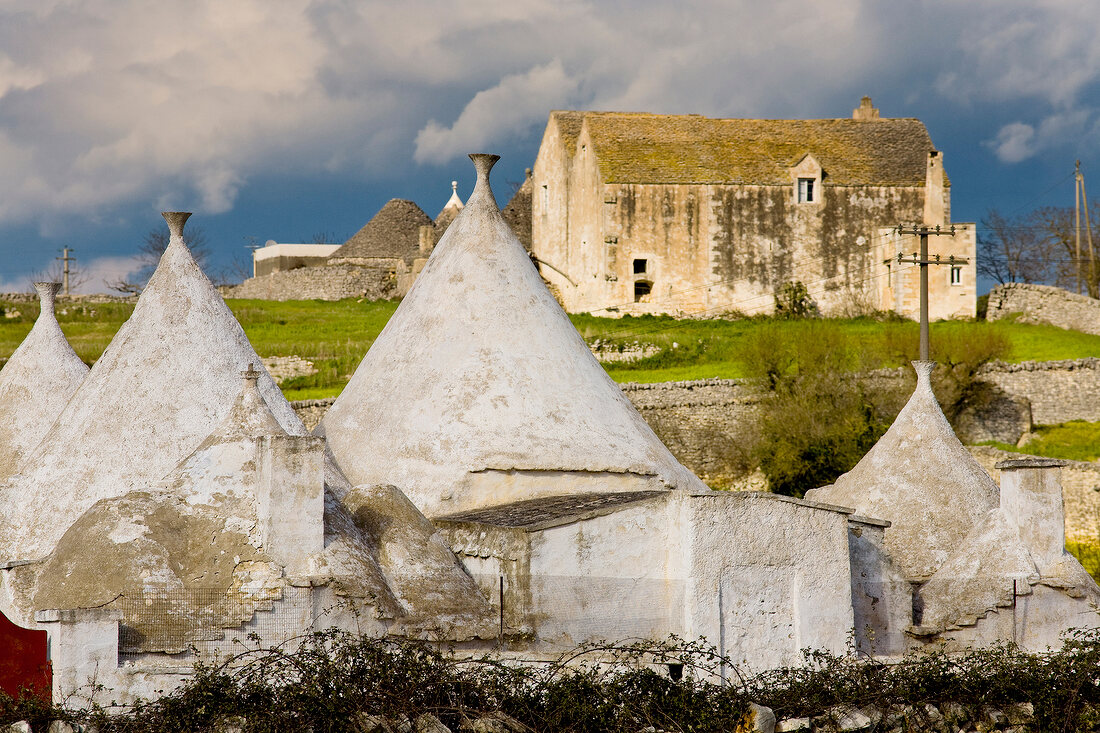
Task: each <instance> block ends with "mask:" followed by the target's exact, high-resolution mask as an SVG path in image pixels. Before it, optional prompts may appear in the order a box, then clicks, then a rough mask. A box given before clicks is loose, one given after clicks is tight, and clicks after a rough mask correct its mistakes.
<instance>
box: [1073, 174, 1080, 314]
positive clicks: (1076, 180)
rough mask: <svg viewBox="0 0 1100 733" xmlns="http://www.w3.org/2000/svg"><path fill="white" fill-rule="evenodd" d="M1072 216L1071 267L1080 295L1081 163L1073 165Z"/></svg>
mask: <svg viewBox="0 0 1100 733" xmlns="http://www.w3.org/2000/svg"><path fill="white" fill-rule="evenodd" d="M1073 196H1074V204H1073V214H1074V217H1075V219H1076V223H1075V224H1074V239H1073V241H1074V246H1075V248H1076V249H1075V252H1076V257H1074V258H1073V266H1074V267H1076V268H1077V294H1078V295H1080V294H1081V161H1079V160H1078V161H1076V162H1075V163H1074V164H1073Z"/></svg>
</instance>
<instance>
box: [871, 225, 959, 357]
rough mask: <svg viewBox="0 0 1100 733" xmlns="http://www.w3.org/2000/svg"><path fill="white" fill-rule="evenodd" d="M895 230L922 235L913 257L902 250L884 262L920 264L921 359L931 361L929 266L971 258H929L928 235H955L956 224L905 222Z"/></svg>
mask: <svg viewBox="0 0 1100 733" xmlns="http://www.w3.org/2000/svg"><path fill="white" fill-rule="evenodd" d="M894 231H895V232H897V233H898V234H910V235H916V236H919V237H920V252H919V253H917V252H914V253H913V256H912V257H904V256H903V255H902V254H901V253H900V252H899V253H898V256H897V257H896V258H894V259H889V260H883V264H887V263H890V262H897V263H898V264H901V263H908V264H911V265H920V360H921V361H929V357H928V266H929V265H951V266H954V265H964V264H966V263H967V262H969V261H970V260H968V259H967V258H965V257H956V256H955V255H951V256H950V257H948V258H947V259H946V260H945V259H942V258H941V257H940V256H939V255H936V256H935V258H934V259H928V237H929V236H933V237H935V236H944V237H953V236H955V225H954V224H952V225H951V226H950V227H949V228H947V229H944V228H942V227H940V226H939V225H938V224H937V225H936V226H935V227H930V226H909V227H907V226H905V225H904V224H898V225H897V227H895V228H894Z"/></svg>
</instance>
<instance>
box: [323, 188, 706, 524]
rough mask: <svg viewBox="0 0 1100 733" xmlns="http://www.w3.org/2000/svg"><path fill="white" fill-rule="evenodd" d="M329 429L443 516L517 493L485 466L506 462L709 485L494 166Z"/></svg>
mask: <svg viewBox="0 0 1100 733" xmlns="http://www.w3.org/2000/svg"><path fill="white" fill-rule="evenodd" d="M456 278H461V279H460V280H456ZM315 433H316V434H317V435H321V436H323V437H325V438H326V439H327V440H328V442H329V446H330V449H331V451H332V454H333V456H334V457H335V458H336V461H337V463H338V464H339V466H340V468H341V470H343V471H344V473H345V474H347V476H348V478H349V479H350V480H351V481H352V482H353V483H355V484H362V485H375V484H393V485H395V486H397V487H399V488H400V489H401V490H402V491H404V492H405V493H406V494H408V496H409V497H410V498H411V499H412V500H413V502H414V503H415V504H416V505H417V506H418V507H419V508H420V509H422V510H423V511H424V512H425V513H426V514H427V515H429V516H432V515H434V514H440V513H444V512H454V511H461V510H463V509H465V508H469V507H475V506H481V505H485V504H491V503H494V502H497V503H500V501H508V500H511V499H513V498H517V497H512V496H509V497H494V496H493V494H492V488H491V487H490V486H488V485H487V484H485V483H484V482H481V481H474V480H473V479H472V478H471V477H472V474H473V473H475V472H479V471H484V470H485V469H489V468H492V467H502V468H505V469H518V470H520V471H589V472H592V471H596V472H604V471H609V472H622V473H624V474H626V473H631V474H637V475H645V474H657V475H659V476H660V477H661V479H662V480H663V481H664V483H665V484H666V485H669V486H675V487H680V488H692V489H704V488H705V487H703V485H702V483H701V482H699V480H698V479H697V478H696V477H695V476H694V475H693V474H691V473H690V472H689V471H688V470H687V469H685V468H684V467H683V466H681V465H680V464H679V463H678V462H677V461H676V459H675V458H673V457H672V455H671V453H669V452H668V449H667V448H665V446H664V445H663V444H662V443H661V442H660V441H659V440H658V439H657V437H656V436H655V435H654V434H653V432H652V430H651V429H650V428H649V426H648V425H647V424H646V423H645V421H644V420H643V419H642V418H641V416H640V415H639V414H638V413H637V411H636V410H635V409H634V408H633V406H632V405H631V404H630V403H629V401H628V400H626V398H625V397H624V396H623V394H622V391H621V390H620V389H619V388H618V386H617V385H615V383H614V382H612V381H611V380H610V378H609V377H608V376H607V374H606V372H604V370H603V369H602V367H600V365H599V363H598V362H597V361H596V360H595V358H594V357H593V356H592V354H591V352H590V351H589V350H588V348H587V346H585V344H584V342H583V340H582V339H581V337H580V335H579V334H578V333H577V331H576V329H575V328H574V327H573V325H572V324H571V323H570V321H569V319H568V317H567V316H566V315H565V313H564V311H562V310H561V308H560V306H559V305H558V304H557V302H556V301H555V300H554V298H553V296H552V295H551V294H550V293H549V291H547V290H546V287H545V285H544V284H543V282H542V279H541V277H540V276H539V274H538V272H537V270H536V269H535V267H534V266H533V264H532V263H531V260H530V258H529V257H528V255H527V253H526V251H525V250H524V249H523V246H522V245H521V244H520V243H519V241H518V240H517V239H516V238H515V236H514V234H513V233H512V232H511V230H510V229H509V228H508V225H507V223H506V222H505V221H504V220H503V218H502V217H501V214H500V211H499V210H498V209H497V207H496V203H495V200H494V199H493V195H492V191H491V189H490V188H489V182H488V169H487V167H486V168H484V170H483V172H479V178H478V184H477V186H476V187H475V189H474V192H473V193H472V195H471V196H470V199H469V201H467V203H466V207H465V208H464V209H463V210H462V212H461V213H460V214H459V215H458V217H457V218H456V219H455V220H454V222H453V223H452V224H451V226H450V227H449V228H448V229H447V232H446V234H444V236H443V238H442V239H441V240H440V242H439V244H438V245H437V246H436V248H435V250H434V251H433V252H432V255H431V257H430V258H429V260H428V263H427V265H426V266H425V268H424V270H423V271H422V272H421V273H420V276H419V277H418V278H417V281H416V284H415V285H413V287H412V289H411V290H410V291H409V294H408V295H407V296H406V297H405V299H404V300H403V301H402V303H401V305H400V306H399V307H398V309H397V312H396V313H395V314H394V316H393V317H392V318H391V319H390V321H389V322H388V323H387V324H386V327H385V328H384V329H383V331H382V333H381V334H380V335H379V337H378V338H377V339H376V340H375V342H374V344H373V345H372V346H371V349H370V350H369V351H368V352H367V355H366V357H364V359H363V362H362V363H361V364H360V365H359V368H358V369H357V370H356V372H355V375H354V376H353V377H352V379H351V381H350V382H349V384H348V386H347V387H346V388H345V389H344V391H343V393H342V394H341V395H340V397H339V398H338V399H337V400H336V402H335V404H334V405H333V406H332V408H331V409H330V410H329V411H328V413H327V414H326V415H325V418H324V419H323V420H322V422H321V424H320V425H319V426H318V428H317V430H316V431H315ZM475 488H476V491H475V490H474V489H475ZM447 497H452V498H450V499H448V498H447ZM528 498H530V497H528Z"/></svg>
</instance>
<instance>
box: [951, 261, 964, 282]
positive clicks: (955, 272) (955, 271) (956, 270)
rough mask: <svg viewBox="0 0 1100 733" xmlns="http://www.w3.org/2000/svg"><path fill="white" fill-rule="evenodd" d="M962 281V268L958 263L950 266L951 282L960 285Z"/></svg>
mask: <svg viewBox="0 0 1100 733" xmlns="http://www.w3.org/2000/svg"><path fill="white" fill-rule="evenodd" d="M962 282H963V269H962V268H961V267H959V266H958V265H953V266H952V267H951V284H952V285H962Z"/></svg>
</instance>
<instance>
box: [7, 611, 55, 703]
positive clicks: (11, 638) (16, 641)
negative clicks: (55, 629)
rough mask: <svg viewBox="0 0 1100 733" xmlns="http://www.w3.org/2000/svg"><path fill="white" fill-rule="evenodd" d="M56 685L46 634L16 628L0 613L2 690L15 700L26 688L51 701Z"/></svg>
mask: <svg viewBox="0 0 1100 733" xmlns="http://www.w3.org/2000/svg"><path fill="white" fill-rule="evenodd" d="M52 685H53V674H52V672H51V669H50V662H49V660H48V659H47V656H46V632H45V631H32V630H31V629H24V628H22V627H20V626H16V625H15V624H13V623H12V622H11V621H9V620H8V619H7V618H6V617H5V616H4V614H2V613H0V690H3V691H4V692H6V693H8V694H9V695H12V696H13V697H14V696H15V695H16V694H17V693H18V692H19V688H20V687H26V688H29V689H32V690H35V691H37V692H38V694H39V695H40V696H42V697H43V698H44V699H45V700H49V699H50V696H51V687H52Z"/></svg>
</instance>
